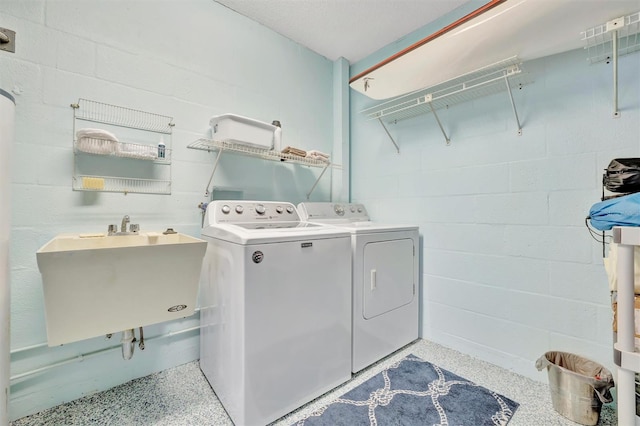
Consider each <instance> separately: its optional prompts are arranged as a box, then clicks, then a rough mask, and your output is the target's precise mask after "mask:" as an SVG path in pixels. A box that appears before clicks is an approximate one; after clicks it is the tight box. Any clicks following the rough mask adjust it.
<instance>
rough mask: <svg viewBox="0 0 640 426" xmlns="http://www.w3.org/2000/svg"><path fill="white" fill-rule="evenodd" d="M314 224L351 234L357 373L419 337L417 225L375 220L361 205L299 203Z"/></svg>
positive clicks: (354, 349) (353, 356) (354, 362)
mask: <svg viewBox="0 0 640 426" xmlns="http://www.w3.org/2000/svg"><path fill="white" fill-rule="evenodd" d="M298 211H299V213H300V216H301V217H302V219H303V220H305V221H307V222H309V223H318V224H324V225H331V226H334V227H337V228H339V229H343V230H346V231H349V233H350V234H351V255H352V281H353V290H352V291H353V293H352V294H353V308H352V315H353V318H352V327H353V329H352V333H353V334H352V339H353V341H352V365H351V371H352V372H354V373H356V372H358V371H360V370H362V369H363V368H365V367H367V366H369V365H371V364H373V363H374V362H376V361H379V360H380V359H382V358H384V357H385V356H387V355H389V354H391V353H393V352H394V351H396V350H398V349H400V348H401V347H403V346H405V345H407V344H408V343H411V342H413V341H414V340H416V339H417V338H418V305H419V304H418V255H419V246H418V243H419V233H418V227H417V226H413V225H393V224H382V223H376V222H373V221H371V220H370V218H369V215H368V214H367V211H366V209H365V207H364V205H362V204H355V203H351V204H349V203H347V204H341V203H307V202H305V203H300V204H299V205H298Z"/></svg>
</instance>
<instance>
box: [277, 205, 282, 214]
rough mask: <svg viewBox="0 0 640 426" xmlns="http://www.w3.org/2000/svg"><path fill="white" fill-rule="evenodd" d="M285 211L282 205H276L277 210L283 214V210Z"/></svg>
mask: <svg viewBox="0 0 640 426" xmlns="http://www.w3.org/2000/svg"><path fill="white" fill-rule="evenodd" d="M283 211H284V209H283V208H282V206H276V212H277V213H279V214H282V212H283Z"/></svg>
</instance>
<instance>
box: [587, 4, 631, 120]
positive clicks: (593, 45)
mask: <svg viewBox="0 0 640 426" xmlns="http://www.w3.org/2000/svg"><path fill="white" fill-rule="evenodd" d="M581 34H582V41H583V42H584V43H585V46H584V48H585V50H586V51H587V56H588V57H587V60H588V61H589V62H590V63H591V64H595V63H598V62H605V61H606V63H609V62H611V63H612V64H613V117H614V118H617V117H620V111H619V109H618V58H619V57H620V56H623V55H627V54H629V53H633V52H637V51H639V50H640V12H636V13H632V14H630V15H626V16H620V17H619V18H616V19H612V20H610V21H607V22H606V23H604V24H602V25H597V26H595V27H593V28H589V29H587V30H585V31H583V32H582V33H581Z"/></svg>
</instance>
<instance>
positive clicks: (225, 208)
mask: <svg viewBox="0 0 640 426" xmlns="http://www.w3.org/2000/svg"><path fill="white" fill-rule="evenodd" d="M230 212H231V207H229V206H228V205H226V204H225V205H224V206H222V213H224V214H229V213H230Z"/></svg>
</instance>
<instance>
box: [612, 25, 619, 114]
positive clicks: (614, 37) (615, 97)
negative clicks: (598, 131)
mask: <svg viewBox="0 0 640 426" xmlns="http://www.w3.org/2000/svg"><path fill="white" fill-rule="evenodd" d="M611 43H612V44H611V49H612V50H613V55H612V56H613V57H612V59H611V60H612V62H613V118H618V117H620V110H619V109H618V30H614V31H612V32H611Z"/></svg>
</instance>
